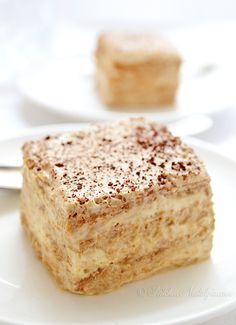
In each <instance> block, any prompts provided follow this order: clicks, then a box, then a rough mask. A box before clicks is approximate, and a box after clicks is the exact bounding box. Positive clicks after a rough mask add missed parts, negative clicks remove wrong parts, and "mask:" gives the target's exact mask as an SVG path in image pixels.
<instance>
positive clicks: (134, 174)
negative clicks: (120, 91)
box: [23, 118, 204, 204]
mask: <svg viewBox="0 0 236 325" xmlns="http://www.w3.org/2000/svg"><path fill="white" fill-rule="evenodd" d="M23 152H24V161H25V163H26V165H27V166H28V167H29V168H30V169H32V170H33V171H34V172H35V173H39V174H41V175H42V173H44V174H45V175H47V177H49V178H50V182H49V183H50V184H51V186H53V187H54V188H59V189H60V190H61V191H62V192H63V194H64V198H65V199H66V200H68V201H76V202H79V203H80V204H83V203H85V202H87V201H91V200H94V199H96V198H99V197H103V196H104V195H107V196H111V197H116V195H121V194H125V193H131V192H140V191H143V190H146V189H150V188H152V187H153V186H157V189H158V191H162V190H167V191H168V190H170V189H172V188H173V187H177V184H178V181H180V180H181V182H186V183H188V181H191V180H194V179H196V176H199V175H200V174H201V173H203V172H204V168H203V165H202V162H201V161H199V159H198V158H197V156H196V155H195V153H194V152H193V150H192V149H191V148H189V147H188V146H187V145H185V144H183V143H182V142H181V140H180V139H179V138H178V137H174V136H173V135H171V133H170V132H169V131H168V130H167V128H166V127H165V126H162V125H160V124H158V123H156V122H150V121H147V120H144V119H142V118H137V119H128V120H125V121H120V122H109V123H108V122H107V123H102V124H95V125H93V126H91V127H89V128H87V129H83V130H81V131H78V132H74V133H66V134H59V135H52V136H47V137H45V138H43V139H41V140H36V141H30V142H27V143H26V144H25V145H24V146H23Z"/></svg>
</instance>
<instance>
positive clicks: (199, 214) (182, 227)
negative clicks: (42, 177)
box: [21, 168, 214, 294]
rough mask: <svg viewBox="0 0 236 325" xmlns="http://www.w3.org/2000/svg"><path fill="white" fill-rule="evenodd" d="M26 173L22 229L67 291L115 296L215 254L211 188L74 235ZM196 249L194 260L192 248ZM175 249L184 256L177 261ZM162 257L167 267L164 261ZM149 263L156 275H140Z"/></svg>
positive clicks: (165, 200) (100, 222) (133, 211)
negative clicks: (134, 282)
mask: <svg viewBox="0 0 236 325" xmlns="http://www.w3.org/2000/svg"><path fill="white" fill-rule="evenodd" d="M24 173H25V175H24V185H23V190H22V206H21V213H22V223H23V225H24V226H25V228H26V230H27V233H28V234H29V236H30V238H31V240H32V242H33V245H34V246H35V248H36V250H37V252H38V254H39V255H40V257H41V259H42V261H43V262H44V263H45V264H47V266H48V268H49V269H50V270H51V272H52V273H53V274H54V276H55V277H56V278H57V279H58V281H59V282H60V284H61V286H62V287H63V288H65V289H67V290H70V291H73V292H78V293H87V294H93V293H102V292H105V291H111V290H113V289H114V288H117V287H119V286H121V285H122V284H123V283H126V282H129V281H132V280H135V279H139V278H142V277H145V276H149V275H150V274H153V273H156V272H157V271H159V270H161V269H163V268H168V267H173V266H175V265H178V264H179V265H181V263H182V264H183V265H185V264H189V263H190V262H191V261H192V262H193V261H196V260H200V259H203V258H206V257H207V256H208V255H209V253H210V249H211V244H210V242H211V239H210V238H211V234H212V231H213V227H214V219H213V212H212V205H211V191H210V188H209V184H208V183H206V184H204V183H203V184H202V186H200V187H198V188H196V189H195V191H193V192H191V191H190V192H189V191H188V190H187V191H185V192H183V193H182V197H181V196H177V195H176V194H175V195H173V196H172V197H168V198H165V197H163V198H162V200H161V199H160V198H159V201H156V200H154V201H152V202H148V203H147V204H143V205H140V206H138V207H136V208H131V209H127V210H126V211H123V212H121V213H120V214H118V215H116V216H114V217H113V218H110V219H108V220H105V219H103V218H102V219H99V218H98V219H96V222H95V223H94V224H90V225H84V227H81V228H77V231H76V230H74V231H73V232H70V231H68V230H66V229H65V228H63V227H61V225H60V224H57V222H56V221H57V218H58V219H61V220H63V216H59V215H57V214H58V210H57V209H55V206H54V205H53V204H52V201H51V200H50V195H48V193H45V191H44V190H42V189H40V188H39V184H38V179H37V178H35V177H34V176H35V175H34V174H33V173H32V172H30V171H29V170H28V169H27V168H25V169H24ZM171 202H172V205H171ZM61 213H65V211H62V212H61ZM202 241H206V242H207V243H208V244H207V246H206V245H205V244H203V242H202ZM191 243H193V249H190V250H189V255H188V250H187V251H186V248H187V247H188V245H190V244H191ZM191 245H192V244H191ZM202 245H203V246H202ZM175 247H179V248H180V251H182V253H183V255H181V254H180V256H175V254H174V253H173V252H174V251H175ZM156 252H158V253H156ZM201 252H202V253H204V254H202V255H201ZM162 256H163V258H165V259H166V260H165V261H164V260H163V261H162V260H160V259H161V258H162ZM166 256H170V259H169V260H168V258H166ZM181 256H182V257H181ZM181 259H182V262H178V261H180V260H181ZM147 261H149V263H150V265H151V266H150V269H149V270H146V271H145V269H144V270H142V271H140V274H139V272H138V268H139V267H141V268H142V267H144V266H145V263H146V262H147ZM142 265H143V266H142ZM124 270H125V271H124ZM119 272H120V274H119ZM112 274H113V276H114V281H113V280H112Z"/></svg>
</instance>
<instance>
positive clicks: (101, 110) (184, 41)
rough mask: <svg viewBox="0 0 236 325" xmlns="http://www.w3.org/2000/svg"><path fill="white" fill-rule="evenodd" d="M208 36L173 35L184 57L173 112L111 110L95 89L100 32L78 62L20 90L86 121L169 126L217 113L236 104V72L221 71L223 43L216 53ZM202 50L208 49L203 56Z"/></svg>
mask: <svg viewBox="0 0 236 325" xmlns="http://www.w3.org/2000/svg"><path fill="white" fill-rule="evenodd" d="M206 32H207V30H206V29H204V30H203V29H199V30H198V29H197V31H196V30H193V31H192V32H191V31H189V30H184V31H179V32H169V33H168V35H169V38H170V39H171V40H172V41H173V43H175V44H176V46H177V47H178V48H179V49H180V51H181V52H182V55H183V57H184V64H183V69H182V75H181V82H180V87H179V92H178V97H177V104H176V107H175V109H174V110H173V109H172V108H166V109H164V111H162V112H160V111H159V112H157V111H155V110H154V111H151V112H148V111H147V110H144V111H143V112H141V113H132V112H130V113H125V112H122V109H121V110H119V109H116V111H111V110H109V109H107V108H106V107H105V105H103V103H102V102H101V101H100V99H99V97H98V95H97V92H96V89H95V82H94V79H95V78H94V62H93V51H92V48H94V46H95V41H96V36H97V33H96V32H94V33H90V34H88V35H87V34H86V35H87V38H88V37H90V38H91V39H90V42H89V43H90V46H87V45H86V44H85V45H84V47H86V48H88V51H87V52H86V50H85V49H84V51H83V49H81V51H82V52H80V53H78V56H77V57H74V58H73V57H72V58H64V59H55V60H53V61H49V62H46V63H44V64H41V65H40V66H38V67H37V68H34V69H32V70H31V71H30V72H28V73H27V74H26V75H25V76H24V77H22V78H21V79H20V81H19V89H20V91H21V93H22V94H23V95H24V96H26V98H28V99H30V100H31V101H33V102H35V103H36V104H39V106H41V107H44V109H46V110H49V111H52V112H54V113H57V114H61V115H64V116H66V117H67V118H71V119H73V120H81V121H95V120H96V121H101V120H112V119H117V118H123V117H127V116H137V115H140V114H141V115H145V116H152V117H156V118H158V119H159V120H161V121H165V122H168V121H171V120H174V119H176V118H179V117H182V116H185V115H189V114H196V113H206V114H208V113H212V112H215V111H216V110H219V109H222V108H225V107H227V106H229V105H232V104H233V103H235V102H236V96H235V91H234V84H235V82H233V80H231V79H232V73H231V69H232V68H230V69H228V70H227V69H223V68H222V67H221V66H220V65H219V62H218V61H219V58H218V57H215V55H214V53H219V52H220V50H219V49H218V48H217V46H218V47H219V42H218V43H217V46H216V45H215V46H214V47H213V46H212V47H213V49H214V52H213V51H212V47H210V46H207V44H208V45H209V33H206ZM204 33H205V34H207V35H205V34H204ZM210 35H211V34H210ZM193 36H194V37H193ZM206 36H207V37H208V38H207V37H206ZM80 37H81V36H80ZM91 44H93V46H92V45H91ZM220 44H221V43H220ZM199 49H204V53H202V52H201V51H200V50H199ZM196 53H197V54H198V55H196ZM218 56H219V55H218ZM215 61H217V62H215ZM226 61H227V60H226ZM211 68H212V69H213V70H212V71H211V70H210V69H211ZM204 69H205V70H204ZM207 69H208V71H209V73H207V72H206V71H207ZM204 71H205V73H204ZM226 82H227V87H226ZM136 111H137V112H139V110H136ZM134 112H135V110H134Z"/></svg>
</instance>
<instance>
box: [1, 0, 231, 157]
mask: <svg viewBox="0 0 236 325" xmlns="http://www.w3.org/2000/svg"><path fill="white" fill-rule="evenodd" d="M110 29H126V30H130V29H138V30H152V31H153V30H160V31H164V32H165V33H167V34H170V35H171V39H172V40H173V41H174V43H176V44H177V46H178V48H179V49H180V51H181V53H183V57H184V60H185V66H186V67H187V68H184V74H185V75H188V76H191V78H192V77H194V78H195V77H197V78H198V85H201V92H199V96H196V94H198V90H197V92H196V91H195V92H193V93H192V89H190V90H189V96H186V95H185V98H186V97H189V98H190V99H191V100H190V101H187V102H186V108H185V110H186V111H187V110H188V107H189V109H190V111H191V107H192V106H194V104H195V106H197V107H199V112H200V113H202V111H203V110H202V109H201V108H202V107H203V106H204V107H206V108H204V109H205V113H206V114H208V115H209V116H210V117H211V118H212V120H213V122H214V125H213V127H212V128H211V129H209V130H206V131H205V132H204V133H202V134H200V135H199V137H200V138H202V139H204V140H207V141H210V142H212V143H216V144H219V143H220V144H222V145H224V146H223V147H224V149H225V150H228V151H230V150H231V147H232V143H233V144H234V143H235V142H234V138H235V136H236V131H235V125H236V113H235V111H236V110H235V106H236V91H235V84H236V77H235V76H236V63H235V57H236V46H235V39H236V2H235V1H233V0H218V1H213V0H207V1H203V0H198V1H196V0H195V1H194V0H188V1H187V0H178V1H176V0H136V1H135V0H126V1H124V0H119V1H116V0H113V1H111V0H110V1H108V0H97V1H95V0H41V1H36V0H0V136H1V137H5V136H9V135H11V134H13V133H15V132H17V131H18V130H19V129H21V128H24V127H30V126H36V125H44V124H51V123H63V122H75V121H76V122H77V121H80V117H79V116H78V117H76V116H74V115H73V114H64V113H65V109H66V108H65V107H64V112H63V114H61V113H62V110H61V111H60V110H58V112H57V111H56V109H55V107H54V110H52V109H51V110H50V109H48V107H49V106H50V103H49V101H48V102H47V99H48V98H46V99H45V98H44V99H43V98H42V96H44V95H45V89H44V93H42V92H41V93H40V91H39V92H37V94H35V93H34V94H33V92H35V87H36V88H38V90H40V89H42V87H41V86H42V83H41V84H40V83H39V84H38V85H36V86H35V82H36V81H37V78H38V74H37V73H36V72H35V71H36V70H35V69H36V68H38V67H41V66H44V64H45V62H54V61H55V60H60V59H65V58H66V59H69V60H70V59H71V60H73V58H79V57H81V58H92V54H93V50H94V46H95V42H96V35H97V33H98V32H99V31H101V30H110ZM67 62H68V60H67ZM83 68H84V67H83V64H81V69H83ZM40 69H41V68H40ZM79 69H80V67H79ZM88 69H90V68H89V67H88ZM29 73H30V75H31V79H27V82H26V83H24V82H23V87H22V80H24V81H25V77H26V76H28V75H29ZM214 74H215V75H214ZM58 75H59V76H60V75H61V72H60V71H59V72H58ZM61 76H62V75H61ZM205 76H206V78H205ZM199 77H200V78H199ZM208 77H209V78H208ZM44 78H45V76H44ZM62 78H63V76H62ZM207 78H208V79H207ZM49 79H50V78H49ZM199 80H200V82H199ZM206 80H207V81H206ZM41 82H42V80H41ZM52 83H53V80H52V82H51V84H52ZM32 84H33V86H32V88H30V86H31V85H32ZM71 84H73V85H74V88H73V87H72V88H73V89H75V91H76V89H77V88H76V84H75V83H73V80H71ZM194 85H195V84H194ZM194 85H193V87H192V88H196V87H195V86H194ZM205 85H206V86H205ZM45 87H47V89H49V92H50V94H53V96H54V97H53V99H52V98H50V100H51V99H52V100H54V104H55V105H54V106H58V107H60V105H61V101H62V99H61V97H60V96H59V95H60V93H61V91H58V89H57V88H55V89H50V85H48V84H47V85H46V86H45ZM197 87H198V86H197ZM78 89H79V86H78ZM196 89H197V88H196ZM53 91H54V92H53ZM187 93H188V92H187ZM36 95H37V96H36ZM40 96H41V97H40ZM36 97H37V99H38V100H35V98H36ZM45 97H46V95H45ZM47 106H48V107H47ZM82 106H83V105H82ZM84 109H86V108H84ZM80 110H81V111H83V108H82V107H80ZM194 112H195V113H196V109H195V111H194ZM91 115H93V114H91ZM98 117H99V116H98ZM87 119H88V118H86V120H87ZM95 119H96V118H95ZM81 120H82V121H83V120H84V119H83V118H82V117H81ZM223 147H222V148H223ZM222 150H223V149H222Z"/></svg>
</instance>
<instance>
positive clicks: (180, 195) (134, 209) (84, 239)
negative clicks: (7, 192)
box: [21, 118, 214, 295]
mask: <svg viewBox="0 0 236 325" xmlns="http://www.w3.org/2000/svg"><path fill="white" fill-rule="evenodd" d="M23 156H24V166H23V188H22V193H21V220H22V224H23V226H24V228H25V230H26V233H27V235H28V237H29V239H30V241H31V243H32V245H33V247H34V249H35V251H36V252H37V254H38V256H39V257H40V259H41V260H42V262H43V263H44V264H45V265H46V266H47V268H48V269H49V270H50V271H51V273H52V274H53V276H54V277H55V279H56V280H57V282H58V283H59V284H60V286H61V287H62V288H64V289H66V290H69V291H71V292H74V293H79V294H89V295H91V294H100V293H105V292H109V291H112V290H114V289H116V288H119V287H120V286H122V285H123V284H125V283H127V282H131V281H134V280H139V279H143V278H146V277H149V276H151V275H153V274H155V273H157V272H159V271H161V270H166V269H170V268H174V267H178V266H184V265H188V264H191V263H195V262H198V261H201V260H204V259H206V258H208V257H209V255H210V251H211V248H212V232H213V229H214V216H213V209H212V201H211V198H212V192H211V187H210V179H209V176H208V174H207V172H206V169H205V167H204V165H203V163H202V161H201V160H199V158H198V157H197V156H196V154H195V153H194V151H193V150H192V149H191V148H189V147H188V146H187V145H185V144H184V143H182V141H181V140H180V139H179V138H178V137H174V136H173V135H172V134H171V133H170V132H169V131H168V130H167V128H166V127H165V126H162V125H160V124H158V123H156V122H150V121H147V120H144V119H141V118H138V119H128V120H125V121H119V122H110V123H104V124H97V125H94V126H91V127H89V128H88V129H84V130H81V131H78V132H74V133H64V134H58V135H52V136H47V137H44V138H43V139H40V140H35V141H30V142H27V143H26V144H25V145H24V146H23Z"/></svg>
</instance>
